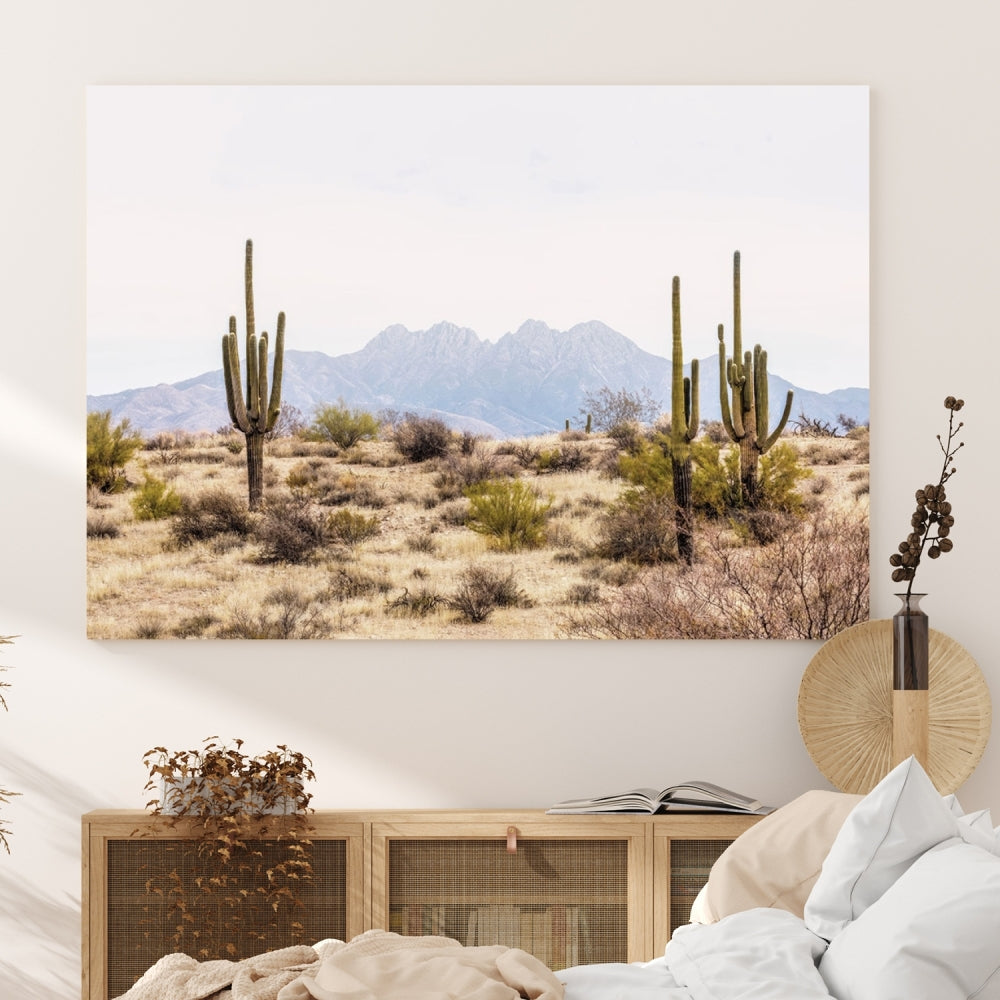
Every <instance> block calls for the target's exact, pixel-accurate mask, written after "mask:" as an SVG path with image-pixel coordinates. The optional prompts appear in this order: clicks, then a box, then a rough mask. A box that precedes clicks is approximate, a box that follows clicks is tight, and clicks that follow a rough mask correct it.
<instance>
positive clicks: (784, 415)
mask: <svg viewBox="0 0 1000 1000" xmlns="http://www.w3.org/2000/svg"><path fill="white" fill-rule="evenodd" d="M792 396H793V393H792V390H791V389H789V390H788V395H787V396H785V408H784V409H783V410H782V411H781V419H780V420H779V421H778V426H777V427H775V428H774V431H773V432H772V433H771V436H770V437H768V438H767V440H766V441H765V442H764V443H763V444H762V445H761V449H760V450H761V452H762V453H763V452H765V451H767V450H768V448H770V447H771V445H773V444H774V442H775V441H777V440H778V438H779V437H781V433H782V431H784V429H785V425H786V424H787V423H788V418H789V417H790V416H791V415H792Z"/></svg>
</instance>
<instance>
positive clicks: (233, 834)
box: [143, 737, 315, 960]
mask: <svg viewBox="0 0 1000 1000" xmlns="http://www.w3.org/2000/svg"><path fill="white" fill-rule="evenodd" d="M243 742H244V741H243V740H241V739H236V740H234V741H233V743H232V744H224V743H219V742H218V741H217V737H209V738H208V739H206V740H204V741H203V744H204V745H203V746H202V747H200V748H198V749H195V750H179V751H168V750H167V749H166V748H165V747H154V748H153V749H152V750H148V751H147V752H146V753H145V754H144V755H143V764H144V765H145V767H146V768H147V771H148V773H149V780H148V781H147V783H146V790H147V791H155V792H156V793H157V794H156V797H154V798H153V799H151V800H150V801H149V802H147V804H146V805H147V808H149V809H150V810H151V811H152V813H153V814H154V815H159V816H162V817H163V819H164V822H165V823H166V824H167V825H168V827H169V829H170V830H171V831H175V832H176V833H177V834H178V837H177V839H176V840H174V839H168V840H167V841H163V842H160V844H159V845H158V848H157V850H156V851H155V852H154V851H151V852H150V857H151V858H154V861H153V863H151V864H150V865H149V868H148V878H147V879H146V891H147V894H149V895H150V896H154V897H157V898H158V899H159V901H160V903H161V904H163V903H165V907H164V906H163V905H158V906H149V907H147V908H146V911H147V917H148V921H149V922H150V923H157V922H158V921H160V920H165V921H166V924H167V926H166V928H160V930H161V931H162V930H164V929H165V930H166V931H167V932H168V934H167V936H168V939H169V940H170V941H171V943H172V945H173V947H174V950H175V951H183V952H185V953H186V954H188V955H191V956H193V957H196V958H198V959H200V960H205V959H213V958H244V957H247V956H249V955H252V954H255V953H257V952H260V951H262V950H267V949H269V948H274V947H282V946H285V945H290V944H295V943H298V942H300V941H301V940H302V937H303V933H304V927H303V924H302V922H301V920H300V919H299V911H300V910H301V908H302V906H303V903H302V900H301V898H300V892H299V889H300V887H301V886H302V885H303V884H304V883H307V882H309V881H310V880H311V878H312V842H311V840H310V834H311V820H310V814H311V813H312V811H313V810H312V809H311V807H310V805H309V803H310V801H311V799H312V794H311V793H310V792H308V791H306V789H305V784H306V782H307V781H312V780H314V779H315V774H314V773H313V770H312V761H310V759H309V758H308V757H306V756H305V755H304V754H302V753H299V752H298V751H293V750H290V749H289V748H288V747H287V746H286V745H284V744H279V745H278V746H277V747H276V748H275V749H273V750H268V751H267V752H265V753H262V754H257V755H255V756H251V755H249V754H246V753H244V752H243V749H242V747H243Z"/></svg>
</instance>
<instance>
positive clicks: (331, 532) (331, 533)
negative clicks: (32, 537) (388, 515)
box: [326, 508, 382, 545]
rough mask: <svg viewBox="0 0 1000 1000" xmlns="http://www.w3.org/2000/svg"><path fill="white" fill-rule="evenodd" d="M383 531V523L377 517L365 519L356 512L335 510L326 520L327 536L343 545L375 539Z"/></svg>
mask: <svg viewBox="0 0 1000 1000" xmlns="http://www.w3.org/2000/svg"><path fill="white" fill-rule="evenodd" d="M381 530H382V523H381V521H380V520H379V519H378V518H377V517H375V516H374V515H373V516H372V517H365V515H364V514H356V513H355V512H354V511H351V510H347V509H346V508H345V509H343V510H335V511H334V512H333V513H332V514H330V515H328V516H327V519H326V535H327V537H328V538H330V539H331V540H332V541H334V542H340V543H341V544H343V545H357V544H358V543H359V542H363V541H365V540H366V539H368V538H374V537H375V535H377V534H378V533H379V532H380V531H381Z"/></svg>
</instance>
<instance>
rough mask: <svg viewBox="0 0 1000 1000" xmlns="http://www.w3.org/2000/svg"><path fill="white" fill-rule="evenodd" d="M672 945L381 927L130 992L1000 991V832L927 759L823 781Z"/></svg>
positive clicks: (506, 997) (499, 998)
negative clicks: (594, 961)
mask: <svg viewBox="0 0 1000 1000" xmlns="http://www.w3.org/2000/svg"><path fill="white" fill-rule="evenodd" d="M691 916H692V921H691V923H689V924H687V925H685V926H683V927H681V928H679V929H678V930H677V931H676V932H675V933H674V936H673V937H672V938H671V940H670V942H669V943H668V945H667V947H666V950H665V952H664V954H663V955H662V956H660V957H658V958H656V959H654V960H653V961H651V962H645V963H634V964H623V963H616V964H608V965H586V966H576V967H573V968H569V969H560V970H550V969H548V968H546V967H545V966H544V965H543V964H542V963H541V962H539V961H538V960H537V959H535V958H533V957H532V956H531V955H529V954H527V953H526V952H523V951H521V950H519V949H516V948H505V947H502V946H499V945H497V946H491V945H481V946H476V947H464V946H462V945H461V944H459V943H458V942H456V941H452V940H450V939H448V938H438V937H402V936H400V935H397V934H392V933H390V932H387V931H378V930H375V931H368V932H366V933H365V934H362V935H360V936H359V937H358V938H355V939H354V940H352V941H350V942H342V941H324V942H319V943H317V944H316V945H315V946H312V947H298V948H292V949H285V950H284V951H281V952H270V953H268V954H265V955H261V956H257V957H256V958H254V959H247V960H245V961H243V962H204V963H198V962H195V961H194V960H193V959H190V958H187V957H186V956H183V955H171V956H166V957H165V958H164V959H162V960H161V961H160V962H158V963H156V965H154V966H153V967H152V968H151V969H150V970H149V971H148V972H147V973H146V974H145V975H144V976H143V977H142V978H141V979H140V980H139V982H138V983H136V985H135V986H134V987H133V988H132V989H130V990H129V991H128V993H126V994H124V995H123V997H122V1000H208V998H212V1000H450V998H463V1000H464V998H468V1000H516V998H518V997H522V998H523V997H528V998H532V1000H633V998H634V1000H647V998H648V1000H653V998H656V1000H764V998H766V1000H830V998H833V1000H904V998H905V1000H952V998H956V1000H958V998H961V1000H973V998H974V1000H1000V838H998V831H996V830H994V828H993V825H992V819H991V817H990V814H989V812H988V811H987V810H982V811H980V812H975V813H965V812H964V811H963V810H962V808H961V806H960V805H959V804H958V802H957V800H956V799H955V797H954V796H944V797H942V796H941V795H939V794H938V792H937V791H936V789H935V788H934V785H933V784H932V783H931V781H930V779H929V778H928V777H927V775H926V774H925V773H924V771H923V770H922V768H921V767H920V765H919V764H918V763H917V762H916V760H915V759H914V758H910V759H909V760H907V761H904V762H903V763H902V764H900V765H899V766H898V767H896V768H895V769H893V770H892V771H891V772H890V773H889V774H888V775H887V776H886V777H885V778H884V779H883V780H882V781H881V782H880V783H879V784H878V785H877V786H876V787H875V788H874V789H873V790H872V791H871V792H870V793H869V794H868V795H866V796H864V797H861V796H849V795H843V794H841V793H836V792H821V791H815V792H808V793H806V794H805V795H804V796H801V797H800V798H799V799H796V800H795V801H794V802H792V803H790V804H789V805H787V806H784V807H782V808H781V809H779V810H777V811H776V812H774V813H773V814H771V815H770V816H768V817H766V818H765V819H764V820H762V821H761V822H760V823H758V824H757V825H756V826H755V827H753V828H752V829H751V830H749V831H748V832H747V833H745V834H743V835H742V836H741V837H739V838H738V839H737V840H736V841H735V842H734V843H733V845H732V846H731V847H730V848H729V849H728V850H727V851H726V852H725V853H724V854H723V855H722V857H720V858H719V860H718V862H717V863H716V865H715V866H714V867H713V869H712V874H711V876H710V878H709V880H708V883H707V885H706V886H705V888H704V889H703V890H702V893H701V894H700V895H699V897H698V899H697V900H696V901H695V904H694V906H693V908H692V914H691Z"/></svg>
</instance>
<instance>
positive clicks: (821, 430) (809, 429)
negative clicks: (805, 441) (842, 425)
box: [792, 413, 837, 438]
mask: <svg viewBox="0 0 1000 1000" xmlns="http://www.w3.org/2000/svg"><path fill="white" fill-rule="evenodd" d="M792 427H793V428H794V432H795V433H796V434H800V435H802V436H803V437H821V438H822V437H836V436H837V427H836V425H835V424H831V423H829V422H828V421H826V420H823V419H822V417H810V416H807V415H806V414H805V413H799V416H798V419H797V420H793V421H792Z"/></svg>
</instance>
